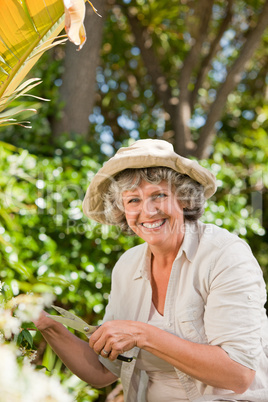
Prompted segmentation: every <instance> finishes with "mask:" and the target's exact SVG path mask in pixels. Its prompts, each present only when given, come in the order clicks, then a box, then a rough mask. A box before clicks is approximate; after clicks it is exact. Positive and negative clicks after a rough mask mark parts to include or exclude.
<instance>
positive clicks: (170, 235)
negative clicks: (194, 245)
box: [123, 180, 184, 248]
mask: <svg viewBox="0 0 268 402" xmlns="http://www.w3.org/2000/svg"><path fill="white" fill-rule="evenodd" d="M123 206H124V209H125V215H126V220H127V223H128V225H129V226H130V228H131V229H132V230H133V232H135V233H136V234H137V235H138V236H139V237H141V238H142V239H143V240H145V241H146V242H147V243H148V244H149V245H151V246H158V247H162V248H165V247H177V245H178V244H179V245H180V244H181V241H182V238H183V226H184V218H183V210H182V207H181V206H180V204H179V202H178V200H177V198H176V196H175V194H174V192H173V189H172V186H171V185H170V184H169V183H168V182H167V181H165V180H163V181H162V182H161V183H159V184H151V183H148V182H147V181H144V180H142V181H141V183H140V185H139V186H138V187H137V188H136V189H134V190H128V191H124V192H123Z"/></svg>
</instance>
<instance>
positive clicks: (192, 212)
mask: <svg viewBox="0 0 268 402" xmlns="http://www.w3.org/2000/svg"><path fill="white" fill-rule="evenodd" d="M142 180H145V181H147V182H148V183H151V184H159V183H160V182H161V181H163V180H165V181H167V182H168V183H169V184H170V185H171V188H173V189H174V191H175V194H176V197H177V199H178V201H179V202H180V204H181V205H182V207H183V214H184V218H185V219H186V220H189V221H196V220H197V219H199V218H200V217H201V216H202V214H203V212H204V204H205V196H204V187H203V186H202V184H200V183H198V182H196V181H195V180H193V179H191V178H190V177H189V176H188V175H185V174H181V173H178V172H176V171H175V170H173V169H170V168H167V167H149V168H140V169H126V170H123V171H122V172H120V173H118V174H117V175H116V176H115V177H114V178H113V181H112V183H111V184H110V186H109V188H108V190H107V192H106V193H105V194H104V195H103V201H104V214H105V217H106V219H107V221H108V222H109V224H111V225H117V226H119V227H120V228H121V230H122V231H124V232H127V233H128V234H133V231H132V230H131V229H130V227H129V226H128V224H127V221H126V217H125V212H124V207H123V199H122V193H123V192H124V191H128V190H133V189H135V188H137V187H138V186H139V184H140V183H141V181H142Z"/></svg>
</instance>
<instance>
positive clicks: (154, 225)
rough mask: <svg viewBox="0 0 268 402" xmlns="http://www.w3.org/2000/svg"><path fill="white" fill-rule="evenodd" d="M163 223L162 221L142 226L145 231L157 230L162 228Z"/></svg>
mask: <svg viewBox="0 0 268 402" xmlns="http://www.w3.org/2000/svg"><path fill="white" fill-rule="evenodd" d="M163 223H164V220H163V221H158V222H154V223H148V222H147V223H143V224H142V226H144V227H145V228H147V229H155V228H159V227H160V226H162V225H163Z"/></svg>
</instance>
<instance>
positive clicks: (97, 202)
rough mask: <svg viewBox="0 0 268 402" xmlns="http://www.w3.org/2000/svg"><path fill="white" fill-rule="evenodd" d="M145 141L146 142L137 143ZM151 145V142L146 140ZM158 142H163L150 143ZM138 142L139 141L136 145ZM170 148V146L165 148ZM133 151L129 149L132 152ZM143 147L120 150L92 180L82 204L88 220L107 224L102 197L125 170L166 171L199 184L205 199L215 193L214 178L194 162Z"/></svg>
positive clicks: (173, 153) (166, 150)
mask: <svg viewBox="0 0 268 402" xmlns="http://www.w3.org/2000/svg"><path fill="white" fill-rule="evenodd" d="M140 141H148V140H140ZM149 141H150V140H149ZM151 141H160V142H165V141H162V140H151ZM138 142H139V141H138ZM168 145H171V144H168ZM131 148H132V149H131ZM146 148H147V149H144V148H143V147H137V148H136V149H135V148H134V147H133V146H132V147H128V148H121V149H120V150H119V151H118V152H117V153H116V154H115V156H114V157H112V158H111V159H110V160H108V162H106V163H105V164H104V165H103V167H102V168H101V169H100V170H99V171H98V173H97V174H96V175H95V176H94V178H93V179H92V181H91V184H90V185H89V187H88V189H87V192H86V195H85V198H84V201H83V212H84V214H85V215H86V216H88V217H89V218H90V219H93V220H95V221H97V222H100V223H104V224H108V222H107V221H106V218H105V215H104V212H103V211H104V205H103V194H104V193H105V192H106V191H107V189H108V187H109V185H110V183H111V181H112V180H113V178H114V177H115V176H116V175H117V174H118V173H119V172H121V171H123V170H125V169H137V168H145V167H159V166H163V167H168V168H171V169H173V170H175V171H176V172H179V173H182V174H186V175H188V176H190V177H191V178H192V179H193V180H195V181H197V182H198V183H200V184H202V185H203V187H204V195H205V197H206V199H208V198H210V197H211V196H212V195H213V194H214V193H215V191H216V188H217V187H216V179H215V176H214V175H213V174H212V173H211V172H210V171H209V170H207V169H206V168H204V167H202V166H201V165H200V164H199V163H198V162H197V161H195V160H191V159H188V158H184V157H182V156H180V155H178V154H176V153H175V152H174V151H173V149H172V146H171V149H170V147H168V149H161V151H160V149H159V148H158V149H156V150H154V149H150V150H149V151H148V147H146Z"/></svg>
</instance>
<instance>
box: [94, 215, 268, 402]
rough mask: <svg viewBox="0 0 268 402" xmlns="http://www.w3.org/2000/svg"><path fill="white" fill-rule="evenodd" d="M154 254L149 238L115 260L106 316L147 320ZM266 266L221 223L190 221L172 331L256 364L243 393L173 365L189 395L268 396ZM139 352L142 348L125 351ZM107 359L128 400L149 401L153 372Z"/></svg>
mask: <svg viewBox="0 0 268 402" xmlns="http://www.w3.org/2000/svg"><path fill="white" fill-rule="evenodd" d="M150 262H151V253H150V250H149V247H148V245H147V244H146V243H144V244H142V245H139V246H137V247H134V248H132V249H130V250H129V251H127V252H126V253H125V254H123V256H122V257H121V258H120V259H119V261H118V263H117V264H116V265H115V268H114V270H113V274H112V289H111V294H110V300H109V304H108V306H107V308H106V314H105V317H104V321H107V320H115V319H116V320H125V319H127V320H136V321H142V322H148V318H149V313H150V307H151V301H152V289H151V283H150V269H151V264H150ZM265 300H266V290H265V283H264V280H263V275H262V271H261V269H260V267H259V265H258V263H257V261H256V259H255V258H254V256H253V255H252V252H251V250H250V248H249V246H248V245H247V244H246V243H245V242H244V241H243V240H241V239H239V238H238V237H237V236H235V235H232V234H230V233H229V232H228V231H227V230H224V229H221V228H218V227H217V226H215V225H205V224H203V223H201V222H198V223H191V224H190V223H188V224H186V234H185V237H184V241H183V244H182V246H181V248H180V250H179V252H178V255H177V257H176V259H175V261H174V263H173V267H172V271H171V275H170V280H169V285H168V289H167V294H166V301H165V312H164V316H165V327H164V329H165V330H166V331H168V332H171V333H174V334H176V335H177V336H179V337H181V338H184V339H187V340H189V341H192V342H198V343H205V344H210V345H218V346H220V347H222V348H223V349H224V350H225V351H226V352H227V353H228V355H229V356H230V358H231V359H233V360H235V361H236V362H238V363H240V364H242V365H244V366H246V367H249V368H251V369H253V370H256V376H255V379H254V381H253V383H252V384H251V386H250V388H249V389H248V390H247V391H246V392H245V393H244V394H243V395H236V394H234V392H233V391H228V390H224V389H216V388H213V387H211V386H208V385H205V384H203V383H201V382H200V381H198V380H195V379H194V378H191V377H190V376H188V375H186V374H184V373H183V372H181V371H179V370H177V369H175V371H176V373H177V376H178V378H179V380H180V382H181V384H182V385H183V387H184V389H185V392H186V394H187V397H188V399H189V401H194V402H202V401H212V400H215V401H216V400H220V398H222V399H224V400H228V398H229V400H231V401H236V400H249V401H253V402H267V401H268V320H267V316H266V312H265V309H264V307H263V305H264V303H265ZM138 353H139V349H138V348H134V349H132V350H131V351H128V352H126V353H125V355H127V356H132V355H135V356H137V355H138ZM100 360H101V362H102V363H103V364H104V365H105V366H106V367H107V368H108V369H109V370H111V371H112V372H113V373H114V374H115V375H117V376H118V377H120V378H121V381H122V384H123V388H124V398H125V402H143V401H146V397H145V394H146V388H147V381H148V376H147V375H146V373H145V372H144V371H143V370H139V369H138V368H137V367H135V364H136V361H135V360H133V361H132V362H131V363H121V362H119V361H118V360H117V361H116V362H110V361H109V360H108V359H103V358H101V357H100Z"/></svg>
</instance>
